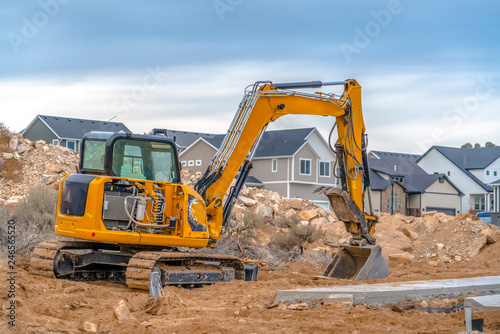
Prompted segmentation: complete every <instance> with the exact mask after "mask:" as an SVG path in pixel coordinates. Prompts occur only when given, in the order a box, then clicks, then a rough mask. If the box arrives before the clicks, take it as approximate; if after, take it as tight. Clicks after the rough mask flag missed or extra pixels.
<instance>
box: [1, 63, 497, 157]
mask: <svg viewBox="0 0 500 334" xmlns="http://www.w3.org/2000/svg"><path fill="white" fill-rule="evenodd" d="M150 67H151V68H154V67H155V66H150ZM161 70H162V71H164V72H165V75H164V80H162V81H161V82H157V83H158V84H157V85H155V86H154V87H153V88H151V87H150V88H151V89H146V90H145V94H142V95H140V94H139V95H137V94H136V99H135V100H134V101H132V102H133V103H130V106H129V107H128V109H127V111H124V108H116V107H114V106H115V105H116V101H117V100H119V99H120V98H121V97H122V96H124V95H125V96H129V97H130V96H131V95H132V93H133V92H134V91H135V92H136V93H137V92H139V88H140V87H143V82H144V78H145V77H146V76H147V75H148V71H147V70H146V67H144V70H142V71H136V72H134V73H131V74H127V75H115V76H112V75H108V76H104V75H103V76H93V77H87V78H79V79H74V80H73V81H67V78H65V81H58V80H55V79H49V80H42V79H39V80H3V81H0V110H2V116H1V119H0V121H2V122H4V123H5V124H6V125H7V126H9V127H10V128H11V129H13V130H18V131H19V130H22V129H23V128H24V127H25V126H27V125H28V124H29V122H30V121H31V120H32V119H33V118H34V117H35V115H37V114H47V115H58V116H66V117H77V118H78V117H79V118H89V119H99V120H108V119H111V118H112V117H115V116H116V118H115V119H114V120H115V121H120V122H124V123H125V124H126V125H127V126H128V127H129V128H130V129H131V130H132V131H134V132H136V133H143V132H147V131H149V130H150V129H151V128H154V127H161V128H169V129H176V130H186V131H200V132H213V133H225V132H226V130H227V127H228V126H229V124H230V122H231V120H232V117H233V116H234V113H235V112H236V109H237V107H238V104H239V102H240V100H241V97H242V96H243V91H244V88H245V87H246V86H247V85H249V84H252V83H254V82H255V81H257V80H271V79H272V80H274V81H275V82H283V81H307V80H318V79H320V80H324V81H332V80H343V79H346V78H348V77H349V75H348V74H346V70H342V71H340V70H337V69H335V68H332V67H331V66H329V65H328V64H305V63H290V62H286V63H285V62H275V63H267V64H259V63H254V62H238V63H236V62H235V63H231V64H215V65H211V66H183V67H177V68H164V69H161ZM480 75H483V76H487V75H488V74H484V73H476V72H465V73H457V74H450V73H420V72H419V73H416V72H408V73H404V72H400V73H398V74H396V75H391V74H385V75H384V74H380V73H374V72H371V75H369V76H366V75H365V76H363V77H361V78H356V79H358V81H359V82H360V83H361V85H362V87H363V110H364V116H365V123H366V125H367V132H368V133H369V135H370V148H371V149H376V150H388V151H400V152H409V153H419V152H421V151H422V147H421V146H422V145H420V143H422V142H424V143H428V142H429V138H431V139H432V132H433V131H435V129H438V130H439V129H442V130H443V132H444V135H443V136H442V137H443V139H442V140H438V141H436V140H434V144H436V145H450V146H457V145H461V144H463V143H464V142H467V141H471V142H479V143H481V144H484V142H486V141H489V140H491V141H493V142H496V143H498V144H500V139H497V138H498V128H499V125H500V124H499V121H498V117H497V116H496V108H497V106H498V105H499V102H500V97H499V96H500V94H499V92H500V86H497V87H496V88H495V91H494V92H492V93H491V95H490V96H489V97H488V98H486V99H483V100H481V101H480V104H479V106H478V107H477V108H476V109H475V110H473V112H471V113H470V116H469V118H462V121H461V122H460V124H457V122H448V121H447V118H446V115H447V114H446V112H447V110H448V109H450V108H453V106H454V105H455V104H457V103H458V104H460V103H463V101H464V99H465V98H466V97H467V96H473V95H474V91H475V89H476V88H477V86H478V85H479V83H478V77H479V76H480ZM497 78H499V79H497ZM493 80H494V81H500V75H496V74H493ZM149 85H150V86H151V85H152V81H151V82H149ZM138 87H139V88H138ZM327 89H328V88H327ZM143 93H144V92H143ZM137 97H139V98H137ZM332 125H333V120H331V121H326V120H325V119H324V118H321V117H295V116H294V117H287V118H282V119H280V120H279V121H277V122H276V124H273V125H272V126H271V127H270V128H271V129H273V128H274V129H276V128H284V127H287V128H294V127H314V126H315V127H317V128H319V129H320V131H321V132H322V133H323V135H324V136H325V137H326V136H327V135H328V132H329V130H330V128H331V126H332Z"/></svg>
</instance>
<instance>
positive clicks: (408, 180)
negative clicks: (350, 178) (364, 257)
mask: <svg viewBox="0 0 500 334" xmlns="http://www.w3.org/2000/svg"><path fill="white" fill-rule="evenodd" d="M379 156H381V158H379V159H376V158H369V159H368V165H369V167H370V181H371V186H372V189H373V190H385V189H387V187H388V186H390V185H391V180H386V179H384V178H383V177H381V176H380V175H379V173H382V174H385V175H388V176H389V177H392V176H402V177H404V181H403V182H398V183H399V184H400V185H401V186H402V187H403V188H404V189H405V190H406V192H407V193H423V192H425V190H426V189H427V188H429V186H430V185H432V184H433V183H434V182H436V181H437V180H439V179H440V178H445V179H446V180H447V181H448V183H450V185H451V186H452V187H453V188H455V189H456V190H457V191H458V192H459V194H461V195H463V193H462V192H461V191H460V189H459V188H457V187H456V186H455V185H454V184H453V183H452V182H451V181H450V180H449V179H448V178H447V177H446V175H444V174H427V173H426V172H425V171H424V170H423V169H422V168H421V167H420V166H419V165H417V164H416V163H415V162H414V161H412V160H413V157H410V158H408V157H405V156H401V155H400V156H390V155H384V154H381V155H379Z"/></svg>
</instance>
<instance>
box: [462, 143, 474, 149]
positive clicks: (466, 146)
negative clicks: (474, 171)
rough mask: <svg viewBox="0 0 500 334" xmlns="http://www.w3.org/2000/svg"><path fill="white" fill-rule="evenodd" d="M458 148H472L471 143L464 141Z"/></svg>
mask: <svg viewBox="0 0 500 334" xmlns="http://www.w3.org/2000/svg"><path fill="white" fill-rule="evenodd" d="M460 148H472V144H471V143H465V144H463V145H462V146H461V147H460Z"/></svg>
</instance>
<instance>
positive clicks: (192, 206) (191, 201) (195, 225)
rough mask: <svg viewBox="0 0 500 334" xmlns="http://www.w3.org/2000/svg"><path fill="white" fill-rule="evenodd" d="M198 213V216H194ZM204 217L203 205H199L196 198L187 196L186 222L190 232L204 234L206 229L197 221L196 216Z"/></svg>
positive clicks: (202, 223)
mask: <svg viewBox="0 0 500 334" xmlns="http://www.w3.org/2000/svg"><path fill="white" fill-rule="evenodd" d="M196 213H198V214H196ZM200 215H201V216H202V217H205V208H204V207H203V203H201V202H200V201H199V200H198V199H197V198H196V197H194V196H193V195H188V212H187V216H188V222H189V226H191V230H193V231H196V232H206V231H207V227H206V225H205V224H204V222H200V221H199V220H198V216H200Z"/></svg>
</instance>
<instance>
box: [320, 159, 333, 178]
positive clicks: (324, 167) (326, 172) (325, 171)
mask: <svg viewBox="0 0 500 334" xmlns="http://www.w3.org/2000/svg"><path fill="white" fill-rule="evenodd" d="M319 176H323V177H330V161H320V162H319Z"/></svg>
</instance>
